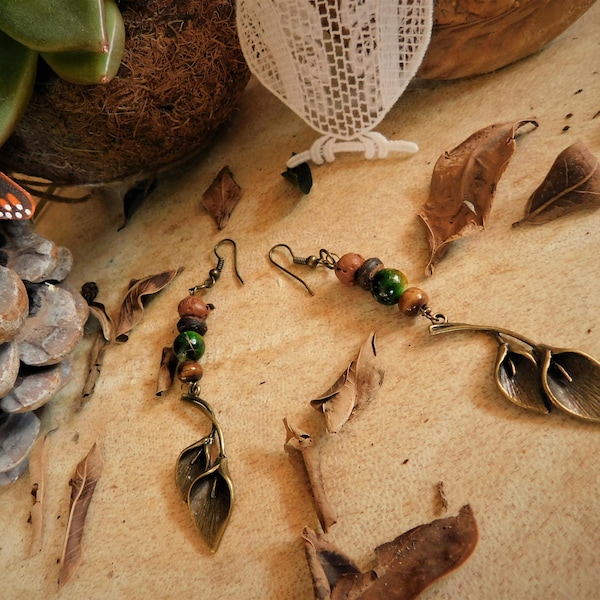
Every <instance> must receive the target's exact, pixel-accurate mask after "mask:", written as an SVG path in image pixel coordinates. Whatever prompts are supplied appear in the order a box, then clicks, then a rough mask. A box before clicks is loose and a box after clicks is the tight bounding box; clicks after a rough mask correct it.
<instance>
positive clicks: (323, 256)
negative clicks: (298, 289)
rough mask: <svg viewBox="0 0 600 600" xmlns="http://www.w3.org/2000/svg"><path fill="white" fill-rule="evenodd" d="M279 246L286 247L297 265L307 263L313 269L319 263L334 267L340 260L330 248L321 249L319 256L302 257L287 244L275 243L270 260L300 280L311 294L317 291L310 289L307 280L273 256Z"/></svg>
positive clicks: (330, 267) (270, 253)
mask: <svg viewBox="0 0 600 600" xmlns="http://www.w3.org/2000/svg"><path fill="white" fill-rule="evenodd" d="M278 248H285V249H286V250H287V251H288V252H289V253H290V256H291V257H292V262H293V263H294V264H295V265H305V266H307V267H311V268H312V269H314V268H316V267H318V266H319V265H323V266H324V267H327V268H328V269H333V268H335V264H336V263H337V261H338V257H337V256H336V255H335V254H332V253H331V252H329V251H328V250H325V249H321V250H319V256H314V255H311V256H307V257H306V258H304V257H301V256H296V255H295V254H294V251H293V250H292V249H291V248H290V246H288V245H287V244H275V246H273V247H272V248H271V249H270V250H269V260H270V261H271V262H272V263H273V264H274V265H275V266H276V267H277V268H278V269H281V270H282V271H283V272H284V273H286V274H287V275H289V276H290V277H293V278H294V279H295V280H296V281H299V282H300V283H301V284H302V285H303V286H304V287H305V288H306V291H307V292H308V293H309V294H310V295H311V296H314V295H315V293H314V292H313V291H312V290H311V289H310V287H309V285H308V284H307V283H306V281H304V279H302V278H301V277H299V276H298V275H296V274H295V273H292V272H291V271H290V270H289V269H286V267H284V266H283V265H282V264H280V263H278V262H277V261H276V260H275V259H274V258H273V252H274V251H275V250H277V249H278Z"/></svg>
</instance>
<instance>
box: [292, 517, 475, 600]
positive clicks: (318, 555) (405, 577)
mask: <svg viewBox="0 0 600 600" xmlns="http://www.w3.org/2000/svg"><path fill="white" fill-rule="evenodd" d="M303 537H304V543H305V549H306V555H307V558H308V559H309V567H310V569H311V574H312V577H313V582H314V587H315V596H316V598H318V600H327V599H331V600H342V599H344V600H385V599H390V600H391V599H394V600H412V599H413V598H416V597H417V596H418V595H419V594H420V593H421V592H422V591H423V590H425V589H426V588H427V587H429V586H430V585H431V584H433V583H435V582H436V581H437V580H438V579H441V578H442V577H444V576H445V575H448V574H449V573H451V572H452V571H454V570H455V569H457V568H458V567H460V566H461V565H462V564H463V563H464V562H465V561H466V560H467V559H468V558H469V557H470V556H471V554H472V553H473V551H474V550H475V547H476V545H477V541H478V539H479V534H478V531H477V523H476V521H475V516H474V514H473V511H472V510H471V507H470V506H468V505H467V506H463V507H462V508H461V509H460V511H459V514H458V515H457V516H455V517H445V518H443V519H437V520H435V521H432V522H431V523H427V524H425V525H419V526H418V527H415V528H414V529H411V530H410V531H407V532H406V533H403V534H402V535H400V536H398V537H397V538H396V539H394V540H392V541H391V542H387V543H385V544H382V545H381V546H379V547H378V548H376V549H375V556H376V559H377V564H376V566H375V567H374V568H373V569H370V570H368V571H365V572H362V573H360V572H358V570H357V569H356V566H355V565H354V564H353V563H352V562H351V561H349V560H348V559H346V558H345V557H344V555H343V554H342V553H341V552H339V551H338V550H336V549H335V548H333V547H332V545H331V544H329V543H327V542H325V541H324V540H323V539H322V538H321V537H319V536H317V535H316V534H314V532H310V530H305V531H304V533H303ZM326 584H327V585H328V586H329V590H327V588H326ZM328 591H329V595H327V592H328Z"/></svg>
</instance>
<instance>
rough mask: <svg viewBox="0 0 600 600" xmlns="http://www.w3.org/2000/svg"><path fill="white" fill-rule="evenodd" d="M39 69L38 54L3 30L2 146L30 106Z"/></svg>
mask: <svg viewBox="0 0 600 600" xmlns="http://www.w3.org/2000/svg"><path fill="white" fill-rule="evenodd" d="M36 68H37V52H36V51H35V50H30V49H29V48H26V47H25V46H23V45H22V44H19V42H16V41H15V40H13V39H12V38H11V37H9V36H8V35H6V34H5V33H2V31H0V73H1V74H2V75H1V76H0V146H2V144H4V142H5V141H6V140H7V138H8V137H9V136H10V134H11V133H12V132H13V130H14V128H15V127H16V125H17V123H18V122H19V120H20V119H21V117H22V116H23V113H24V112H25V109H26V108H27V105H28V104H29V99H30V97H31V92H32V91H33V84H34V82H35V72H36Z"/></svg>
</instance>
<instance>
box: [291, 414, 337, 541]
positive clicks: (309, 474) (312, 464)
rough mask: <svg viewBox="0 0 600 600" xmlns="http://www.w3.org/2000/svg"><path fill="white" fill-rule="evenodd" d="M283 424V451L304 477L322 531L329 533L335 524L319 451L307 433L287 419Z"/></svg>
mask: <svg viewBox="0 0 600 600" xmlns="http://www.w3.org/2000/svg"><path fill="white" fill-rule="evenodd" d="M283 424H284V425H285V431H286V439H285V445H284V449H285V451H286V452H287V453H288V455H289V456H290V459H291V460H292V461H293V462H294V464H296V466H298V467H299V468H300V469H301V470H302V471H303V473H304V475H305V476H306V479H307V481H308V484H309V487H310V492H311V494H312V497H313V501H314V505H315V510H316V512H317V517H318V518H319V522H320V523H321V527H322V528H323V531H329V528H330V527H331V526H332V525H333V524H335V522H336V516H335V513H334V512H333V509H332V508H331V505H330V504H329V500H328V499H327V495H326V493H325V487H324V485H323V476H322V474H321V457H320V455H319V450H318V448H317V446H316V444H315V441H314V439H313V438H312V437H311V436H310V435H309V434H308V433H306V432H305V431H302V430H301V429H299V428H298V427H294V426H293V425H290V424H289V423H288V420H287V419H284V420H283Z"/></svg>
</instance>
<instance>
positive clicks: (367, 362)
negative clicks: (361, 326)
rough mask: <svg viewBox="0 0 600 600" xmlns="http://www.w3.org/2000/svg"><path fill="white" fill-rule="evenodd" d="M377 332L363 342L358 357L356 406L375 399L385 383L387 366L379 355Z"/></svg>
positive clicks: (358, 406)
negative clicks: (385, 366)
mask: <svg viewBox="0 0 600 600" xmlns="http://www.w3.org/2000/svg"><path fill="white" fill-rule="evenodd" d="M375 340H376V333H375V332H374V331H372V332H371V333H370V334H369V336H368V337H367V339H366V340H365V341H364V342H363V345H362V346H361V348H360V352H359V353H358V358H357V359H356V408H360V407H361V406H362V405H363V404H367V403H369V402H371V400H373V399H374V398H375V397H376V396H377V394H378V392H379V388H380V387H381V384H382V383H383V376H384V374H385V368H384V367H383V365H382V364H381V360H380V359H379V358H378V357H377V349H376V346H375Z"/></svg>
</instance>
